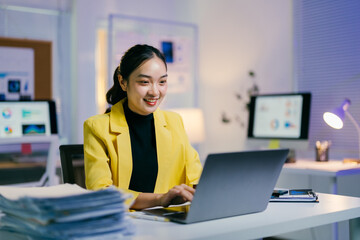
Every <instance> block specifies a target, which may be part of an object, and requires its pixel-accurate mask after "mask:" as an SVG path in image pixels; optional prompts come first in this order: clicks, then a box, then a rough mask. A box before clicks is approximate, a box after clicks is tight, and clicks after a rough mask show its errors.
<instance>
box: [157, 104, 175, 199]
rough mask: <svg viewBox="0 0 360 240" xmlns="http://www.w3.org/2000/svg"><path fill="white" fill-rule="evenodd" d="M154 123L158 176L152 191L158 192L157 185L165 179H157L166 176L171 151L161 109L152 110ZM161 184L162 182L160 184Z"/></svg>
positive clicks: (170, 143)
mask: <svg viewBox="0 0 360 240" xmlns="http://www.w3.org/2000/svg"><path fill="white" fill-rule="evenodd" d="M154 123H155V136H156V151H157V157H158V178H157V180H156V184H155V189H154V192H159V191H161V189H159V187H160V186H159V185H161V182H162V181H166V180H165V179H159V178H160V177H161V176H167V174H164V173H165V172H166V171H168V169H169V168H168V163H169V161H171V159H170V158H171V151H172V136H171V132H170V131H169V130H168V129H167V122H166V120H165V117H164V114H163V113H162V111H161V110H159V109H157V110H156V111H155V112H154ZM162 185H163V184H162Z"/></svg>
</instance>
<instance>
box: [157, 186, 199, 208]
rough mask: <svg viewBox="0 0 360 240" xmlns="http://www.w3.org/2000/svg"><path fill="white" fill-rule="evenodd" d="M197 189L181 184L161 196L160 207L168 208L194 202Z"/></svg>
mask: <svg viewBox="0 0 360 240" xmlns="http://www.w3.org/2000/svg"><path fill="white" fill-rule="evenodd" d="M194 193H195V189H194V188H192V187H189V186H188V185H186V184H181V185H177V186H175V187H173V188H172V189H170V190H169V191H168V192H167V193H165V194H162V195H161V196H160V199H159V200H160V205H161V206H163V207H167V206H169V205H173V204H182V203H185V202H188V201H190V202H191V201H192V199H193V196H194Z"/></svg>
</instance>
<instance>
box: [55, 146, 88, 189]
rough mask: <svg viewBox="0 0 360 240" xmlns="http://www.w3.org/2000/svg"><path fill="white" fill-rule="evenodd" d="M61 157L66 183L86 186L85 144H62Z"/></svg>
mask: <svg viewBox="0 0 360 240" xmlns="http://www.w3.org/2000/svg"><path fill="white" fill-rule="evenodd" d="M59 149H60V159H61V169H62V174H63V180H64V183H72V184H77V185H79V186H80V187H83V188H86V187H85V171H84V145H83V144H69V145H61V146H60V147H59Z"/></svg>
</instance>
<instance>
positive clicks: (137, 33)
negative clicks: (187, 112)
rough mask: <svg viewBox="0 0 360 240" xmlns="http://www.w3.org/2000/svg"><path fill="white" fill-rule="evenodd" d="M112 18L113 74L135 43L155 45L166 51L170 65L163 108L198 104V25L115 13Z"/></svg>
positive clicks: (168, 64) (111, 47) (111, 57)
mask: <svg viewBox="0 0 360 240" xmlns="http://www.w3.org/2000/svg"><path fill="white" fill-rule="evenodd" d="M109 21H110V23H109V25H110V32H109V34H110V35H109V38H110V43H111V44H110V47H109V56H110V63H111V64H110V66H111V67H110V69H109V72H110V76H112V74H113V72H114V70H115V68H116V67H117V66H118V65H119V63H120V59H121V57H122V56H123V54H124V53H125V52H126V50H127V49H129V48H130V47H132V46H134V45H135V44H148V45H152V46H154V47H156V48H158V49H159V50H160V51H162V53H163V54H164V55H165V59H166V63H167V67H168V90H167V96H166V98H165V100H164V102H163V103H162V108H189V107H195V106H196V105H197V100H196V98H197V92H196V65H197V64H196V63H197V60H196V59H197V50H196V39H197V28H196V26H195V25H191V24H185V23H179V22H167V21H162V20H156V19H145V18H135V17H129V16H123V15H111V16H110V18H109ZM110 85H112V82H111V83H110ZM109 87H110V86H109Z"/></svg>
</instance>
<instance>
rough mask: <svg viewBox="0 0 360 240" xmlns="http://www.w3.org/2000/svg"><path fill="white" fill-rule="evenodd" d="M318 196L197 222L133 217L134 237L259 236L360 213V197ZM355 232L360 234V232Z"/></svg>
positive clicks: (325, 222) (293, 229)
mask: <svg viewBox="0 0 360 240" xmlns="http://www.w3.org/2000/svg"><path fill="white" fill-rule="evenodd" d="M319 200H320V202H319V203H283V202H282V203H269V205H268V207H267V209H266V210H265V211H264V212H260V213H254V214H247V215H243V216H237V217H229V218H223V219H218V220H212V221H206V222H200V223H194V224H178V223H172V222H158V221H151V220H142V219H134V222H135V224H136V228H137V235H136V236H135V237H134V238H132V239H222V240H225V239H259V238H264V237H269V236H274V235H279V234H283V233H287V232H292V231H297V230H301V229H306V228H312V227H315V226H320V225H324V224H329V223H334V222H338V221H345V220H349V219H353V218H357V217H360V198H354V197H347V196H339V195H333V194H319ZM353 227H354V228H355V229H359V227H360V226H353ZM354 234H356V236H355V237H358V238H360V232H357V233H356V232H354Z"/></svg>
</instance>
